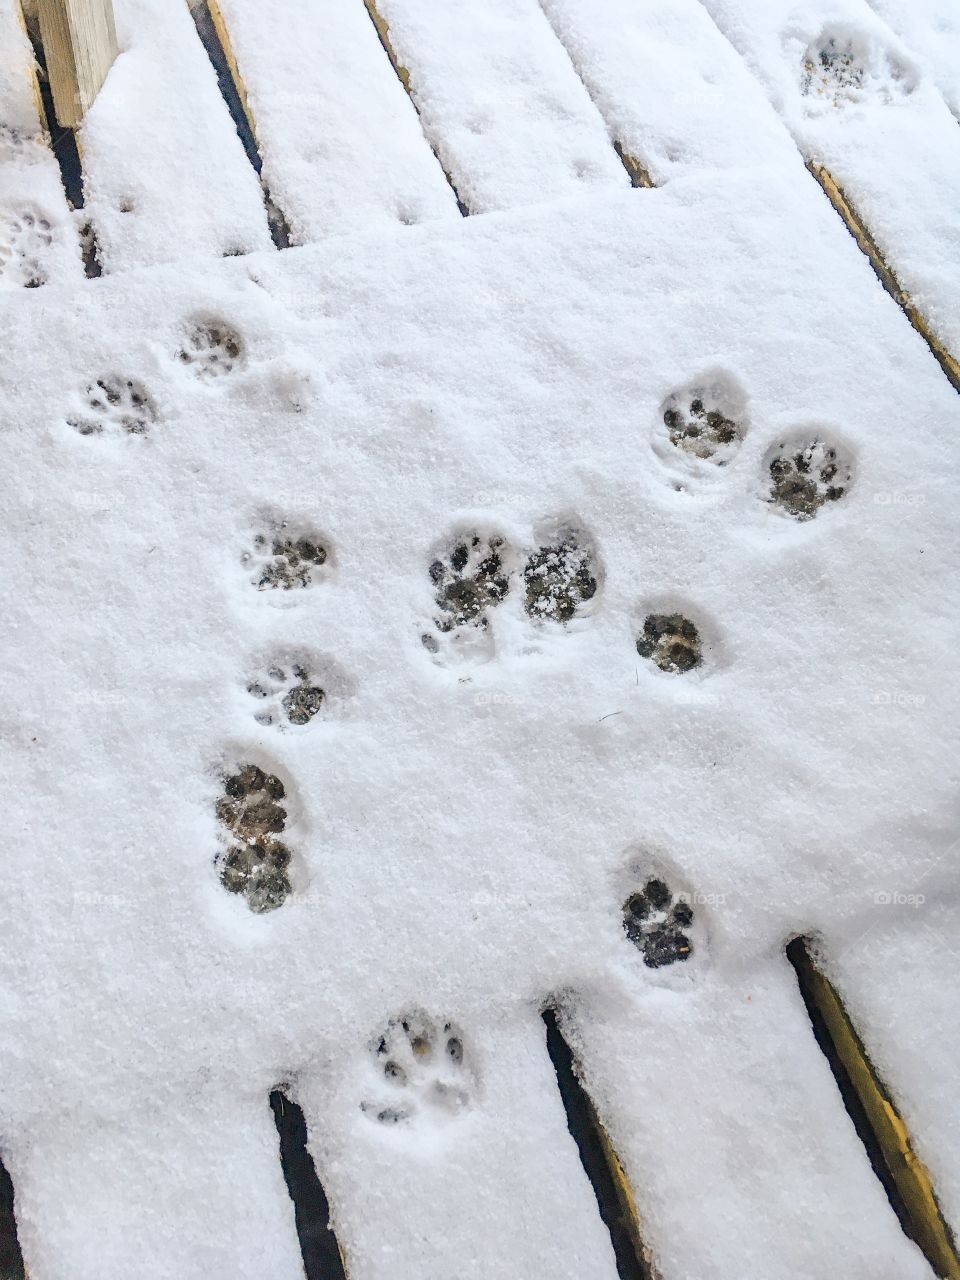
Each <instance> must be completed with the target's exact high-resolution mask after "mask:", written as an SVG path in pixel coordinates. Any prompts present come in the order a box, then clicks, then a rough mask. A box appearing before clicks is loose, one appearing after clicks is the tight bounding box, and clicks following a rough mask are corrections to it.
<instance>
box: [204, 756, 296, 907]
mask: <svg viewBox="0 0 960 1280" xmlns="http://www.w3.org/2000/svg"><path fill="white" fill-rule="evenodd" d="M285 799H286V789H285V787H284V785H283V783H282V782H281V781H280V779H279V778H277V777H276V776H275V775H274V774H272V773H267V772H265V771H264V770H263V769H261V768H260V767H259V765H255V764H242V765H240V767H239V768H238V769H237V770H236V772H234V773H231V774H228V775H227V776H226V777H225V778H224V780H223V795H222V796H221V797H220V799H219V800H218V802H217V817H218V818H219V820H220V822H221V824H222V825H223V827H224V830H225V833H226V835H227V839H228V844H227V848H226V849H225V850H224V851H223V852H221V853H220V854H219V855H218V857H217V860H216V862H217V869H218V871H219V875H220V883H221V884H222V885H223V887H224V889H226V891H227V892H228V893H235V894H239V895H240V896H242V897H243V898H244V900H245V901H246V904H247V906H248V907H249V908H250V910H251V911H253V912H256V913H257V914H262V913H263V912H266V911H275V910H276V908H277V907H280V906H282V905H283V903H284V902H285V901H286V899H287V897H288V895H289V894H290V893H291V890H292V886H291V883H290V876H289V868H290V861H291V852H290V849H289V848H288V846H287V845H286V844H285V843H284V842H283V841H282V840H281V839H279V837H280V834H281V833H282V832H283V830H284V828H285V827H286V823H287V810H286V808H285V807H284V805H283V803H282V802H283V801H284V800H285Z"/></svg>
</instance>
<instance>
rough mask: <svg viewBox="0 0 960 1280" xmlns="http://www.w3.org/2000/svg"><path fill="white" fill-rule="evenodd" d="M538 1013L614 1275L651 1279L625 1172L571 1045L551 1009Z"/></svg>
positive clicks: (632, 1279) (625, 1278) (629, 1279)
mask: <svg viewBox="0 0 960 1280" xmlns="http://www.w3.org/2000/svg"><path fill="white" fill-rule="evenodd" d="M541 1017H542V1018H543V1022H544V1026H545V1027H546V1029H547V1053H548V1054H549V1055H550V1061H551V1062H552V1063H553V1069H554V1071H555V1072H556V1074H557V1086H558V1088H559V1090H560V1097H561V1099H562V1101H563V1108H564V1110H565V1111H566V1113H567V1128H568V1129H569V1130H570V1134H571V1136H572V1138H573V1140H574V1142H575V1143H576V1144H577V1150H578V1151H579V1152H580V1163H581V1164H582V1165H583V1170H584V1173H586V1175H587V1177H588V1178H589V1180H590V1185H591V1186H592V1187H593V1193H594V1195H595V1196H596V1197H597V1207H598V1209H599V1210H600V1217H601V1218H602V1219H603V1223H604V1226H605V1227H606V1228H607V1230H608V1231H609V1233H610V1243H611V1244H612V1245H613V1252H614V1256H615V1258H616V1261H617V1275H618V1276H619V1277H620V1280H653V1271H652V1269H651V1267H650V1264H649V1255H648V1253H647V1250H646V1248H645V1246H644V1244H643V1242H642V1240H641V1238H640V1228H639V1223H638V1221H637V1213H636V1208H635V1206H634V1204H633V1196H632V1193H631V1191H630V1187H629V1184H628V1183H627V1179H626V1175H625V1174H624V1172H623V1169H622V1167H621V1165H620V1161H619V1159H618V1158H617V1154H616V1152H615V1151H614V1149H613V1146H612V1145H611V1142H610V1139H609V1137H608V1136H607V1132H606V1130H605V1129H604V1127H603V1125H602V1124H601V1123H600V1118H599V1116H598V1115H597V1111H596V1108H595V1107H594V1105H593V1103H592V1101H591V1100H590V1097H589V1095H588V1094H587V1092H586V1090H585V1089H584V1087H583V1085H582V1084H581V1082H580V1079H579V1077H578V1075H577V1068H576V1062H575V1060H574V1056H573V1051H572V1050H571V1048H570V1046H569V1045H568V1044H567V1042H566V1040H565V1039H564V1036H563V1032H562V1031H561V1030H560V1025H559V1023H558V1021H557V1015H556V1011H555V1010H553V1009H550V1008H547V1009H544V1010H543V1013H542V1014H541Z"/></svg>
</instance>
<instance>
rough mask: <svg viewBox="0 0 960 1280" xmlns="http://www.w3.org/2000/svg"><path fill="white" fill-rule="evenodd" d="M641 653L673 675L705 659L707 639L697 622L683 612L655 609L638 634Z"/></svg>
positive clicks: (688, 669) (698, 664)
mask: <svg viewBox="0 0 960 1280" xmlns="http://www.w3.org/2000/svg"><path fill="white" fill-rule="evenodd" d="M637 653H639V655H640V657H641V658H647V659H648V660H649V661H650V662H653V663H654V664H655V665H656V666H658V667H659V668H660V670H661V671H666V672H668V673H669V674H671V675H682V674H683V673H685V672H687V671H692V670H693V669H694V667H699V666H700V664H701V663H702V662H703V642H702V641H701V639H700V632H699V631H698V630H697V628H696V625H695V624H694V623H692V622H691V621H690V619H689V618H685V617H684V616H683V614H682V613H651V614H648V615H647V617H646V618H645V619H644V623H643V630H642V631H641V633H640V635H639V636H638V637H637Z"/></svg>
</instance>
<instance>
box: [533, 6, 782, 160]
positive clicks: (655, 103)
mask: <svg viewBox="0 0 960 1280" xmlns="http://www.w3.org/2000/svg"><path fill="white" fill-rule="evenodd" d="M541 2H542V4H543V8H544V11H545V12H546V14H547V16H548V18H549V19H550V21H551V23H552V25H553V27H554V30H555V31H556V33H557V35H558V36H559V38H560V39H561V40H562V41H563V43H564V45H565V46H566V48H567V50H568V51H569V53H570V57H571V58H572V60H573V63H574V65H575V67H576V68H577V71H578V72H579V73H580V75H581V76H582V78H583V80H584V82H585V84H586V85H587V87H588V88H589V90H590V94H591V97H592V98H593V100H594V102H596V103H597V105H598V107H599V108H600V110H601V111H602V112H603V115H604V118H605V119H606V122H607V125H608V128H609V130H610V133H611V136H612V137H613V138H614V139H615V140H616V141H617V142H618V143H619V145H620V147H621V149H622V150H623V152H624V155H626V156H628V157H631V158H632V159H633V160H634V161H635V162H636V163H637V164H639V165H640V166H641V168H642V169H643V170H645V171H646V173H647V174H649V176H650V178H651V179H652V180H653V182H654V183H656V184H658V185H659V184H660V183H663V182H666V181H668V180H669V179H670V178H673V177H678V176H682V175H683V174H686V173H689V172H690V171H691V170H693V169H699V168H704V167H708V168H709V167H713V166H716V167H717V168H736V167H739V166H749V165H754V164H778V163H780V164H782V163H788V164H789V163H793V162H795V161H796V148H795V146H794V144H793V141H792V139H791V138H790V135H789V134H788V133H787V131H786V129H785V128H784V126H783V124H782V123H781V121H780V120H779V118H778V117H777V114H776V112H775V111H774V110H773V109H772V107H771V106H770V104H769V102H768V101H767V100H766V98H765V95H764V94H763V91H762V90H761V89H760V88H759V86H758V85H757V83H756V80H755V79H754V77H753V76H751V75H750V74H749V72H748V71H747V69H746V68H745V67H744V65H743V61H742V59H741V58H739V57H738V56H737V54H736V52H735V51H734V50H733V49H732V48H731V46H730V44H729V42H728V41H727V40H725V39H724V37H723V36H722V35H721V34H720V32H719V31H718V30H717V28H716V26H715V25H714V23H713V22H712V21H711V20H710V18H709V16H708V15H707V13H706V12H705V11H704V9H703V6H702V5H701V4H700V3H699V0H609V2H608V3H605V4H596V3H594V2H593V0H541Z"/></svg>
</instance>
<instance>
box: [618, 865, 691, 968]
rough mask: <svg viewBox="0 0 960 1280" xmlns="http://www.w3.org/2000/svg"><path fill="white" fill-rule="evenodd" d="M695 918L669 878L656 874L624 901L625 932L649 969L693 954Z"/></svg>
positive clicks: (675, 961) (679, 960) (682, 959)
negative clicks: (674, 892) (691, 934)
mask: <svg viewBox="0 0 960 1280" xmlns="http://www.w3.org/2000/svg"><path fill="white" fill-rule="evenodd" d="M693 922H694V913H693V907H692V906H691V905H690V903H689V902H686V901H684V900H683V899H679V900H676V899H675V898H674V895H673V891H672V890H671V888H670V887H669V885H668V884H667V883H666V881H664V880H661V879H659V878H657V877H652V878H651V879H649V880H648V881H647V882H646V884H645V885H644V887H643V888H642V889H641V890H640V891H639V892H638V893H632V894H631V895H630V897H629V898H628V899H627V900H626V902H625V903H624V904H623V929H624V932H625V933H626V935H627V937H628V938H629V940H630V941H631V942H632V943H633V945H634V946H635V947H636V948H637V950H638V951H639V952H640V953H641V955H642V956H643V963H644V964H645V965H646V966H647V968H649V969H661V968H663V967H664V966H665V965H670V964H677V963H678V962H681V961H685V960H688V959H689V958H690V956H691V955H692V954H693V943H692V942H691V940H690V936H689V930H690V928H691V926H692V925H693Z"/></svg>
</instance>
